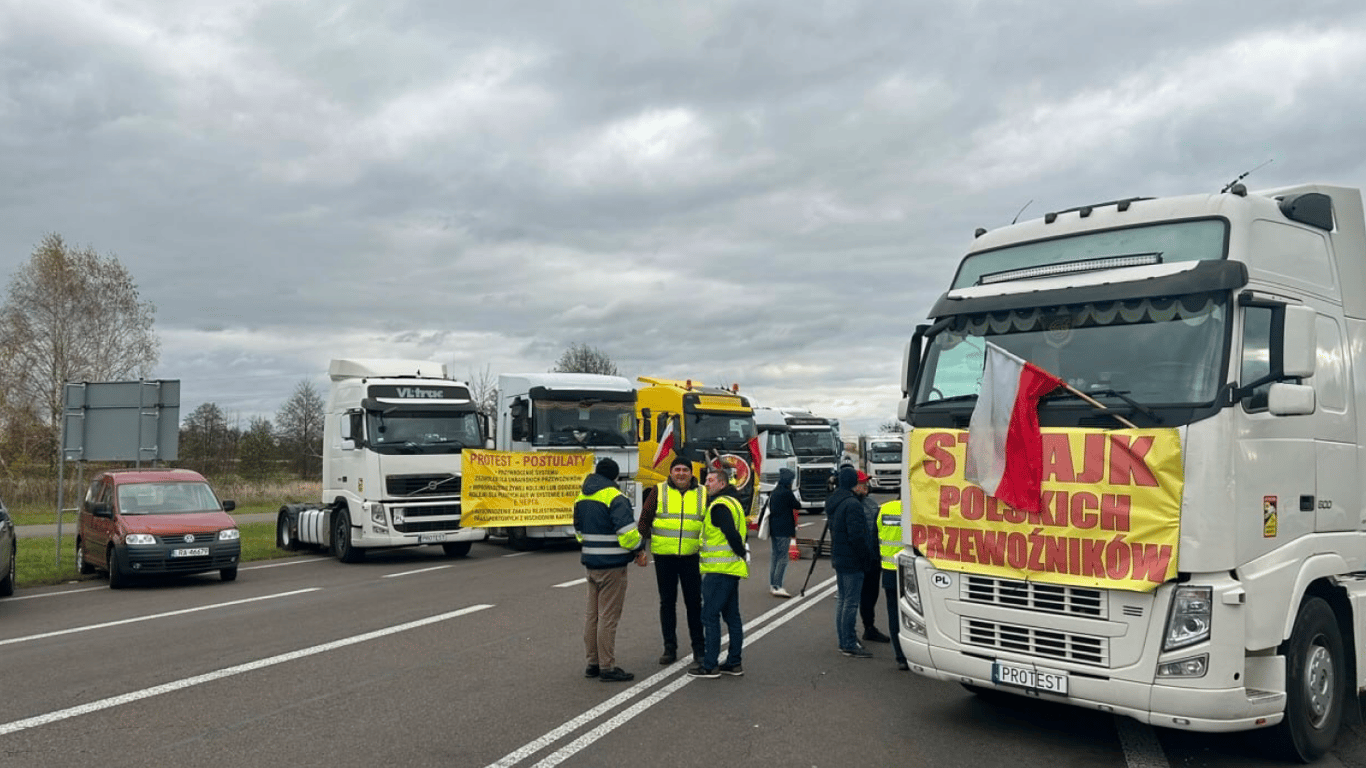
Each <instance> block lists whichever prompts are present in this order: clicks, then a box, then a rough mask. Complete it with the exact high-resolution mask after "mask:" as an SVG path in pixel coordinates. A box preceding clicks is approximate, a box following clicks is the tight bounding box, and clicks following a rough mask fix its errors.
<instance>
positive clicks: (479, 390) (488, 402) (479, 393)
mask: <svg viewBox="0 0 1366 768" xmlns="http://www.w3.org/2000/svg"><path fill="white" fill-rule="evenodd" d="M469 385H470V397H471V398H473V399H474V403H475V405H476V406H478V408H479V412H480V413H482V414H484V415H485V416H487V417H489V418H490V419H492V418H494V414H495V413H496V412H497V410H498V377H497V376H494V375H493V367H492V366H489V365H485V366H484V370H482V371H478V372H475V370H474V369H472V368H471V369H470V378H469Z"/></svg>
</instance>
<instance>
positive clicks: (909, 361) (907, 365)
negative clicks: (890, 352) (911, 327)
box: [901, 325, 930, 395]
mask: <svg viewBox="0 0 1366 768" xmlns="http://www.w3.org/2000/svg"><path fill="white" fill-rule="evenodd" d="M929 329H930V327H929V326H928V325H917V326H916V327H915V333H914V334H913V335H912V336H911V340H910V341H908V342H906V349H905V350H904V351H903V352H902V353H901V394H903V395H910V394H911V390H912V389H914V388H915V377H916V374H917V373H919V372H920V349H921V346H922V345H923V340H924V338H925V332H926V331H928V330H929Z"/></svg>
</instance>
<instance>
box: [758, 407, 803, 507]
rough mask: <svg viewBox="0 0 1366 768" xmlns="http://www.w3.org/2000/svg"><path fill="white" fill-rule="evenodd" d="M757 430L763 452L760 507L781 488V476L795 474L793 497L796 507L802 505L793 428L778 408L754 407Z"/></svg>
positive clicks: (760, 474) (760, 469)
mask: <svg viewBox="0 0 1366 768" xmlns="http://www.w3.org/2000/svg"><path fill="white" fill-rule="evenodd" d="M754 428H755V429H757V430H758V431H759V446H760V448H761V449H762V450H763V454H762V457H763V458H762V460H761V462H760V468H759V493H760V494H761V496H762V499H761V501H760V505H761V506H762V505H763V504H764V503H765V502H767V501H768V495H769V494H770V493H772V492H773V489H774V488H777V487H778V472H779V471H780V470H783V469H790V470H792V493H793V494H794V495H796V497H797V503H798V504H801V503H802V494H801V488H800V487H799V486H800V485H801V483H799V482H798V478H799V477H800V476H801V475H800V473H799V467H798V466H797V452H796V450H794V449H793V447H792V428H791V427H789V426H788V425H787V417H786V416H784V415H783V412H782V411H780V410H778V409H777V408H764V407H761V406H757V405H756V406H754Z"/></svg>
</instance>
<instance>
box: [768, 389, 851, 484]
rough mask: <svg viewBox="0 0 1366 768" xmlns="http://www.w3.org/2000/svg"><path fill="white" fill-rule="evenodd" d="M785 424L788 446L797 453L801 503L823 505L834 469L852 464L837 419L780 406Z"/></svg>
mask: <svg viewBox="0 0 1366 768" xmlns="http://www.w3.org/2000/svg"><path fill="white" fill-rule="evenodd" d="M782 411H783V416H784V417H785V418H786V420H787V426H788V427H789V428H790V429H791V430H792V432H791V435H790V437H791V438H792V447H793V448H794V449H795V450H796V452H797V464H798V466H799V467H800V471H799V472H798V473H797V485H798V486H799V487H800V489H801V497H802V500H803V501H804V502H805V503H808V504H815V505H818V506H820V505H824V504H825V499H826V497H827V496H829V495H830V491H831V490H832V488H833V485H832V479H833V478H834V475H835V472H836V471H837V470H838V469H839V468H840V466H841V465H842V464H844V463H852V461H853V459H852V457H849V456H848V454H847V453H846V451H845V450H844V443H843V442H842V441H841V440H840V433H839V422H838V421H836V420H834V419H828V418H826V417H824V416H817V415H816V414H814V413H812V412H810V411H804V410H800V409H797V408H783V409H782Z"/></svg>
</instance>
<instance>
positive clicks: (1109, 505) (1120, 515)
mask: <svg viewBox="0 0 1366 768" xmlns="http://www.w3.org/2000/svg"><path fill="white" fill-rule="evenodd" d="M1132 501H1133V499H1131V498H1130V497H1129V496H1127V495H1126V496H1120V495H1118V494H1114V493H1107V494H1104V495H1102V496H1101V497H1100V527H1101V529H1102V530H1106V531H1127V530H1129V507H1130V505H1131V503H1132Z"/></svg>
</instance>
